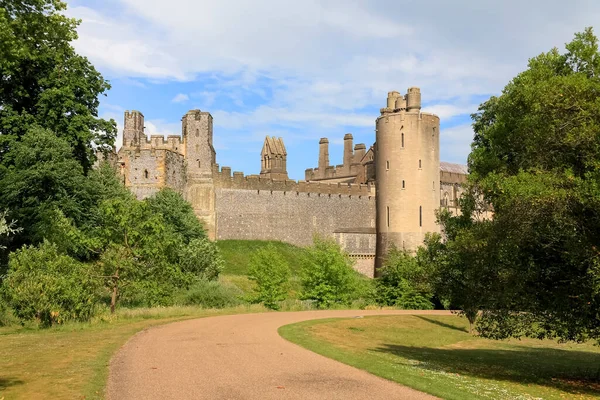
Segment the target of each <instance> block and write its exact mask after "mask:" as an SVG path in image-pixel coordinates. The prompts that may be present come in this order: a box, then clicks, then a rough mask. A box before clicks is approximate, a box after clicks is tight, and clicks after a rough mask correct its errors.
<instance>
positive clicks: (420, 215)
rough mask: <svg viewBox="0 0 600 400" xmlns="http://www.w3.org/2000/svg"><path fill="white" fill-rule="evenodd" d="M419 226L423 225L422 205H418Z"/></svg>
mask: <svg viewBox="0 0 600 400" xmlns="http://www.w3.org/2000/svg"><path fill="white" fill-rule="evenodd" d="M419 226H423V206H419Z"/></svg>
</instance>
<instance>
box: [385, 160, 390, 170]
mask: <svg viewBox="0 0 600 400" xmlns="http://www.w3.org/2000/svg"><path fill="white" fill-rule="evenodd" d="M385 169H386V171H389V169H390V162H389V160H388V161H386V162H385Z"/></svg>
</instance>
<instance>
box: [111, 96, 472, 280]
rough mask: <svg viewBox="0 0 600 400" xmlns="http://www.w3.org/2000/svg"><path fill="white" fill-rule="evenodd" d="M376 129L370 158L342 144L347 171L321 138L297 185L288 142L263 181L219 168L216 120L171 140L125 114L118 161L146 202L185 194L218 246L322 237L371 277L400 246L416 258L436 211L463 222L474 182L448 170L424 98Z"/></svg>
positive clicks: (190, 117)
mask: <svg viewBox="0 0 600 400" xmlns="http://www.w3.org/2000/svg"><path fill="white" fill-rule="evenodd" d="M375 125H376V135H375V139H376V141H375V142H374V143H373V145H371V146H369V147H368V148H367V146H366V145H365V144H363V143H359V144H356V145H354V144H353V137H352V135H351V134H350V133H348V134H346V135H345V136H344V154H343V164H342V165H336V166H331V165H329V141H328V139H327V138H322V139H321V140H320V142H319V153H318V166H317V168H310V169H307V170H306V172H305V180H303V181H294V180H290V179H288V174H287V165H286V163H287V151H286V148H285V145H284V143H283V140H282V139H281V138H274V137H273V138H272V137H266V138H265V142H264V144H263V147H262V150H261V154H260V157H261V172H260V175H248V176H245V175H244V174H243V173H242V172H233V173H232V171H231V168H229V167H219V165H218V164H217V163H216V152H215V150H214V147H213V128H212V127H213V119H212V116H211V115H210V113H208V112H203V111H200V110H191V111H189V112H188V113H186V114H185V115H184V116H183V118H182V132H181V136H168V137H167V138H164V137H163V136H150V137H147V136H146V134H145V133H144V116H143V115H142V113H140V112H139V111H131V112H129V111H127V112H125V127H124V131H123V146H122V147H121V148H120V149H119V152H118V154H117V160H118V165H119V168H120V171H121V176H122V179H123V182H124V184H125V185H126V186H127V187H129V188H130V190H131V191H132V192H133V193H134V194H135V195H136V196H137V197H138V198H139V199H143V198H146V197H148V196H151V195H153V194H154V193H156V192H157V191H158V190H160V189H161V188H163V187H170V188H172V189H174V190H176V191H178V192H179V193H181V194H182V195H183V196H184V197H185V198H186V199H187V200H188V201H189V202H190V203H191V204H192V206H193V208H194V211H195V213H196V214H197V215H198V217H199V218H200V219H202V221H203V222H204V224H205V227H206V228H207V231H208V234H209V237H210V238H211V239H213V240H222V239H260V240H281V241H285V242H288V243H292V244H295V245H299V246H306V245H308V244H310V243H311V242H312V237H313V235H314V234H320V235H323V236H326V237H331V238H334V239H335V240H336V241H337V242H338V243H339V244H340V246H341V247H342V248H344V249H345V251H346V252H347V253H348V254H349V255H350V256H351V257H352V258H353V259H354V260H355V268H356V269H357V270H358V271H360V272H361V273H363V274H365V275H367V276H370V277H372V276H374V274H375V271H376V268H378V267H380V266H381V264H382V262H383V260H384V257H385V254H386V252H387V251H388V249H389V247H390V246H391V245H392V244H393V245H394V246H395V247H397V248H404V249H406V250H409V251H413V250H415V249H416V247H418V246H419V245H420V244H421V243H422V241H423V238H424V235H425V233H427V232H437V231H439V227H438V226H437V225H436V223H435V210H436V209H438V208H440V207H447V208H449V209H451V210H453V212H457V213H458V212H460V210H459V209H458V203H457V200H458V198H459V197H460V195H461V190H462V189H461V188H462V186H461V185H462V183H464V182H465V180H466V175H467V170H466V167H465V166H463V165H458V164H451V163H445V162H440V160H439V135H440V129H439V118H438V117H437V116H435V115H433V114H427V113H423V112H421V93H420V90H419V89H418V88H409V89H408V92H407V94H406V95H400V93H398V92H390V93H388V100H387V105H386V107H384V108H382V109H381V115H380V116H379V117H378V118H377V120H376V124H375Z"/></svg>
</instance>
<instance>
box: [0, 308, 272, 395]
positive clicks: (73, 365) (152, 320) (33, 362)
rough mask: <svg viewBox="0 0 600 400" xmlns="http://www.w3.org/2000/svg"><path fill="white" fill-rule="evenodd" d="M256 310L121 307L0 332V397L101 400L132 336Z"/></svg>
mask: <svg viewBox="0 0 600 400" xmlns="http://www.w3.org/2000/svg"><path fill="white" fill-rule="evenodd" d="M262 311H265V309H264V308H263V307H261V306H258V305H253V306H248V305H243V306H239V307H235V308H228V309H222V310H204V309H200V308H198V307H166V308H150V309H132V310H127V309H121V310H118V312H117V313H116V314H115V316H107V315H104V316H101V317H98V318H96V319H95V320H94V321H92V322H91V323H72V324H66V325H63V326H58V327H54V328H51V329H43V330H41V329H38V328H33V327H5V328H0V360H2V367H1V369H0V399H6V400H8V399H69V400H71V399H103V398H104V386H105V384H106V379H107V376H108V368H107V366H108V363H109V360H110V358H111V356H112V355H113V354H114V353H115V352H116V351H117V350H118V349H119V347H121V346H122V345H123V344H124V343H125V342H126V341H127V340H128V339H129V338H130V337H131V336H133V335H134V334H135V333H137V332H139V331H141V330H143V329H146V328H149V327H151V326H155V325H159V324H164V323H168V322H174V321H179V320H184V319H189V318H201V317H209V316H216V315H225V314H241V313H250V312H262Z"/></svg>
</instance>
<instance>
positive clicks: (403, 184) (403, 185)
mask: <svg viewBox="0 0 600 400" xmlns="http://www.w3.org/2000/svg"><path fill="white" fill-rule="evenodd" d="M405 187H406V184H405V182H404V181H402V189H404V188H405Z"/></svg>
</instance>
